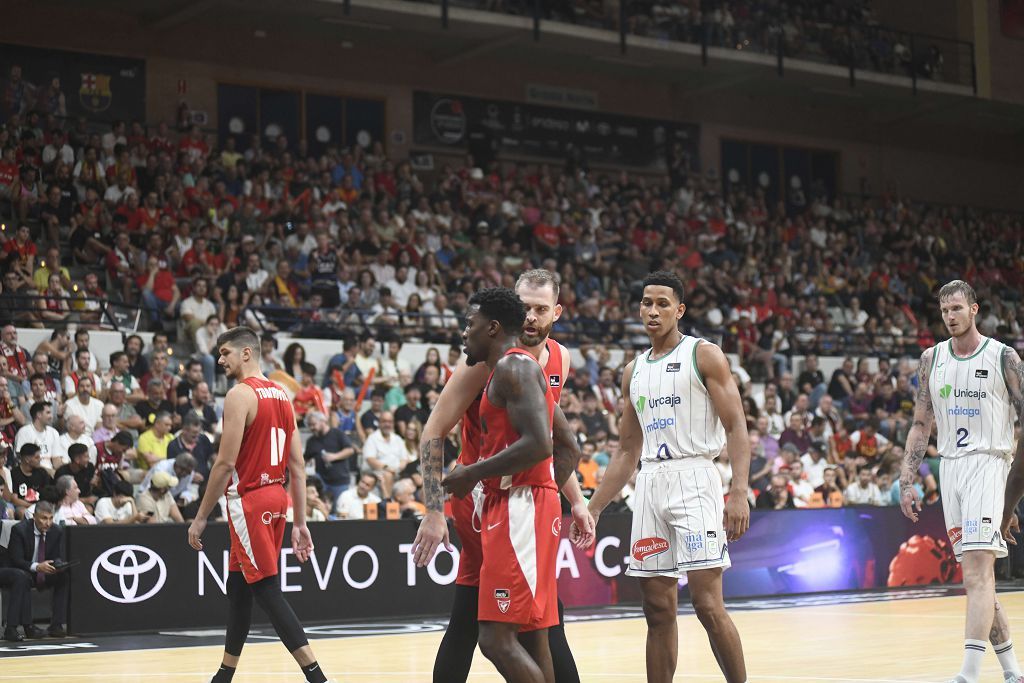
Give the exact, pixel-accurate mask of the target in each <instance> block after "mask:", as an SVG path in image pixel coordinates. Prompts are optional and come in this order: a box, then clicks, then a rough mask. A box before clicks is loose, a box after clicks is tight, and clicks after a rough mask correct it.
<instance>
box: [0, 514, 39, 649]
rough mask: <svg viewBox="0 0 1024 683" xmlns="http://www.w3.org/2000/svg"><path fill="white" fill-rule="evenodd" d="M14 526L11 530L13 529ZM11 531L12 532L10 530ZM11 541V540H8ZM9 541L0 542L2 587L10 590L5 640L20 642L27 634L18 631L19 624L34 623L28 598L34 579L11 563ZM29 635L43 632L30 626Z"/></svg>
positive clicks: (0, 579)
mask: <svg viewBox="0 0 1024 683" xmlns="http://www.w3.org/2000/svg"><path fill="white" fill-rule="evenodd" d="M13 530H14V529H13V526H12V527H11V531H13ZM8 533H10V532H8ZM8 543H9V541H8ZM8 543H3V542H0V588H4V589H6V590H7V591H8V596H7V597H8V598H9V600H8V604H7V627H6V628H5V629H4V640H9V641H11V642H14V643H20V642H21V641H23V640H25V636H23V635H21V632H19V631H18V624H31V623H32V605H31V602H30V601H29V600H28V597H29V592H30V591H31V590H32V580H31V579H30V578H29V575H28V572H24V571H22V570H21V569H18V568H17V567H15V566H14V565H13V564H12V563H11V555H10V552H9V551H8V549H7V545H8ZM27 628H28V636H29V637H30V638H33V637H41V636H42V635H43V632H42V630H41V629H36V628H35V627H34V626H28V627H27Z"/></svg>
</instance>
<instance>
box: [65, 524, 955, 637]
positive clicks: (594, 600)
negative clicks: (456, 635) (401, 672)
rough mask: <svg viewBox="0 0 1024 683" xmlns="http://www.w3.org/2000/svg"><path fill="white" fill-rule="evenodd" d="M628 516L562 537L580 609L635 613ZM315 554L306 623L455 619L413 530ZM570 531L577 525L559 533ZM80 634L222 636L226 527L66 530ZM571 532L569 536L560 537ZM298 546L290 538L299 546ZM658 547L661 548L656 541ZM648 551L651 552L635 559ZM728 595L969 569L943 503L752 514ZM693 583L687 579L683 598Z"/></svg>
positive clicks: (440, 558) (289, 589) (299, 599)
mask: <svg viewBox="0 0 1024 683" xmlns="http://www.w3.org/2000/svg"><path fill="white" fill-rule="evenodd" d="M630 520H631V516H630V515H629V514H607V515H604V516H602V518H601V527H600V529H599V532H598V540H597V543H596V545H595V546H594V547H593V548H591V549H590V550H589V551H587V552H580V551H578V550H576V549H575V548H573V547H572V545H571V544H570V543H569V540H568V539H567V538H565V537H564V536H563V538H562V540H561V544H560V546H559V549H558V555H557V564H556V572H557V576H558V592H559V596H560V597H561V599H562V601H563V602H564V603H565V604H566V605H569V606H600V605H613V604H619V603H635V602H638V601H639V599H640V590H639V584H638V582H637V581H636V580H635V579H633V578H632V577H628V576H626V574H625V569H626V564H627V562H628V558H629V554H630V552H631V548H630V545H629V543H630V539H629V531H630ZM309 526H310V530H311V532H312V534H313V541H314V543H315V544H316V553H315V555H314V556H313V557H312V558H311V559H310V560H309V561H308V562H306V563H305V564H301V565H300V564H299V562H298V561H297V560H296V559H295V557H294V555H293V554H292V552H291V550H290V549H289V548H287V547H286V548H285V549H284V550H283V551H282V553H281V558H280V575H279V579H280V581H281V590H282V591H284V593H285V596H286V597H287V598H288V602H289V603H291V605H292V607H293V608H294V609H295V612H296V613H297V614H298V616H299V618H300V619H301V620H302V621H303V622H304V623H310V624H312V623H325V622H336V621H337V620H339V619H375V618H384V617H401V616H414V615H440V614H447V613H448V611H449V610H450V608H451V599H452V584H453V583H454V581H455V576H456V573H457V572H456V566H457V565H456V562H457V557H458V551H456V552H455V553H454V554H449V553H448V552H447V551H444V550H443V549H442V551H441V552H439V553H438V554H437V555H436V557H435V558H434V561H433V562H432V563H431V564H430V565H429V566H427V567H426V568H424V569H417V568H416V566H415V564H414V563H413V559H412V555H411V548H412V540H413V538H414V537H415V535H416V523H415V522H412V521H406V520H400V521H378V522H369V521H364V522H322V523H313V524H310V525H309ZM562 528H563V530H568V528H569V521H568V520H566V521H565V522H564V523H563V525H562ZM67 533H68V551H69V552H68V556H69V557H70V558H72V559H75V560H79V561H80V562H81V564H80V565H79V566H77V567H75V568H74V569H72V570H71V578H72V583H71V612H70V619H71V624H70V625H71V630H72V632H73V633H76V634H91V633H112V632H126V631H153V630H157V629H172V628H195V627H214V626H223V624H224V619H225V614H226V610H227V602H226V599H225V597H224V595H225V586H226V581H227V568H228V559H227V544H228V536H227V527H226V526H225V525H224V524H214V525H211V526H210V527H209V528H208V529H207V532H206V535H205V537H204V539H203V541H204V546H205V547H204V550H203V551H202V552H199V553H197V552H195V551H194V550H192V549H191V548H190V547H189V546H188V544H187V543H186V527H184V526H173V525H167V526H157V525H145V526H136V527H116V528H113V527H107V526H100V527H68V529H67ZM564 533H567V531H563V534H564ZM289 537H290V536H289V535H288V534H286V535H285V538H286V539H288V538H289ZM647 541H648V542H649V543H656V542H657V539H656V540H655V541H651V539H647ZM637 552H643V549H642V548H640V549H637ZM730 555H731V557H732V563H733V566H732V568H731V569H729V570H728V571H726V572H725V580H724V588H725V594H726V596H727V597H758V596H774V595H780V594H799V593H814V592H820V591H842V590H855V589H865V588H884V587H886V586H914V585H928V584H941V583H953V582H957V581H959V580H960V573H959V566H958V565H957V564H956V562H955V560H954V559H953V556H952V549H951V548H950V547H949V543H948V541H947V540H946V536H945V530H944V527H943V521H942V510H941V508H940V507H939V506H933V507H929V508H926V509H925V510H924V513H923V514H922V518H921V521H920V522H919V523H918V524H916V525H913V524H911V523H910V522H909V521H908V520H906V519H905V518H904V517H903V515H902V514H901V513H900V510H899V508H896V507H888V508H869V507H855V508H841V509H836V510H789V511H785V510H784V511H773V512H761V511H755V512H754V513H753V514H752V517H751V525H750V531H748V532H747V534H746V536H744V538H743V539H742V540H741V541H739V542H737V543H733V544H731V547H730ZM685 586H686V581H685V579H684V580H682V581H680V590H681V591H684V592H685Z"/></svg>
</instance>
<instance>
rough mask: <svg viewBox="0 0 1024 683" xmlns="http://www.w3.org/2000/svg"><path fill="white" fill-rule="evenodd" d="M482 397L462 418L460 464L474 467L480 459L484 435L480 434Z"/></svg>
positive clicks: (477, 398)
mask: <svg viewBox="0 0 1024 683" xmlns="http://www.w3.org/2000/svg"><path fill="white" fill-rule="evenodd" d="M482 396H483V392H481V393H480V396H477V397H476V398H475V399H473V402H472V403H471V404H470V405H469V408H468V409H467V410H466V414H465V415H463V416H462V451H461V452H460V453H459V464H461V465H472V464H473V463H475V462H476V461H477V460H479V459H480V442H481V441H482V439H483V435H482V434H481V433H480V398H481V397H482Z"/></svg>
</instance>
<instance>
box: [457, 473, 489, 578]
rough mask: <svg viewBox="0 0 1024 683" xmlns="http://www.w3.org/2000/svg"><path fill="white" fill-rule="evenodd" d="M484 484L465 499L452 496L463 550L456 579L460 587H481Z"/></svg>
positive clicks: (460, 554) (460, 552)
mask: <svg viewBox="0 0 1024 683" xmlns="http://www.w3.org/2000/svg"><path fill="white" fill-rule="evenodd" d="M483 498H484V494H483V484H479V483H478V484H477V486H476V488H475V489H473V492H472V493H471V494H470V495H468V496H466V497H464V498H456V497H454V496H452V498H451V505H452V519H453V521H454V522H455V533H457V534H458V535H459V541H460V542H461V543H462V550H460V551H459V575H458V576H457V577H456V578H455V583H456V585H459V586H474V587H475V586H479V585H480V565H481V563H482V562H483V550H482V549H481V547H480V529H481V528H482V527H481V519H480V517H481V515H482V514H483V510H482V509H481V508H482V505H483Z"/></svg>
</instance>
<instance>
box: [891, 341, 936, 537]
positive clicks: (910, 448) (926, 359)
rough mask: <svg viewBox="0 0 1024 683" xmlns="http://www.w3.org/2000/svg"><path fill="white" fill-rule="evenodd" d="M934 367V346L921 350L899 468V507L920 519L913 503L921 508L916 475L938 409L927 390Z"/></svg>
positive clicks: (914, 517)
mask: <svg viewBox="0 0 1024 683" xmlns="http://www.w3.org/2000/svg"><path fill="white" fill-rule="evenodd" d="M931 370H932V349H928V350H927V351H925V352H924V353H922V354H921V364H920V365H919V366H918V368H917V385H918V386H917V401H916V403H915V404H914V421H913V424H911V426H910V433H909V434H907V446H906V449H905V453H904V455H903V469H902V471H901V472H900V507H901V508H902V509H903V514H904V515H906V516H907V517H908V518H910V519H912V520H914V521H915V522H916V521H917V512H915V511H914V505H915V504H916V505H917V510H918V512H919V511H920V510H921V501H920V499H918V497H917V491H916V490H914V477H915V476H916V475H917V470H918V468H919V467H920V466H921V461H922V460H924V454H925V452H926V451H927V450H928V437H930V436H931V434H932V426H933V425H934V424H935V409H934V407H933V406H932V397H931V394H930V393H929V391H928V375H929V374H931Z"/></svg>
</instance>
